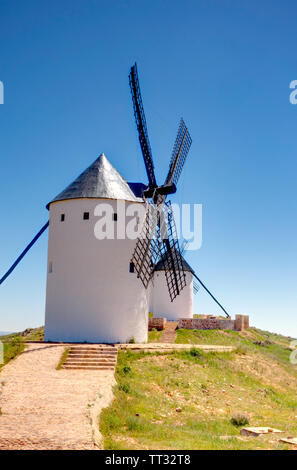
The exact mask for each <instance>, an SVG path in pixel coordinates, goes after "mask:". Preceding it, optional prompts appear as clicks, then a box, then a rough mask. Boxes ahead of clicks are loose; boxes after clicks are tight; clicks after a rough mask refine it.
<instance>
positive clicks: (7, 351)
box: [0, 327, 44, 369]
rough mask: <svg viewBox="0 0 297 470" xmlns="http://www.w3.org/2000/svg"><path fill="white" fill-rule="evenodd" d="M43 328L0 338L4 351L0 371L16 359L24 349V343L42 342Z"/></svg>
mask: <svg viewBox="0 0 297 470" xmlns="http://www.w3.org/2000/svg"><path fill="white" fill-rule="evenodd" d="M43 334H44V328H43V327H40V328H30V329H28V330H25V331H24V332H21V333H12V334H10V335H6V336H0V341H2V342H3V349H4V364H0V369H1V367H3V366H4V365H5V364H7V363H8V362H9V361H11V360H12V359H14V358H15V357H17V356H18V355H19V354H20V353H21V352H22V351H23V350H24V348H25V343H24V342H25V341H42V340H43Z"/></svg>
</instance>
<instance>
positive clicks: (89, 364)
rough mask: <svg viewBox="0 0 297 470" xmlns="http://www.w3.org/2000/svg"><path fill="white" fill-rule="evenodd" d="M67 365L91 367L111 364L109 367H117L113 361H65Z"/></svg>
mask: <svg viewBox="0 0 297 470" xmlns="http://www.w3.org/2000/svg"><path fill="white" fill-rule="evenodd" d="M64 365H65V366H76V367H80V366H91V367H96V366H109V367H115V364H114V363H113V362H65V364H64Z"/></svg>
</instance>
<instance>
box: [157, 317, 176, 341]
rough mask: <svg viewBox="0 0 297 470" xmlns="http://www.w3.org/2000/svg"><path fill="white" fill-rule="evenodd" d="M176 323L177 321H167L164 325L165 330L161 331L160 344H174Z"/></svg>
mask: <svg viewBox="0 0 297 470" xmlns="http://www.w3.org/2000/svg"><path fill="white" fill-rule="evenodd" d="M177 325H178V322H177V321H168V320H167V322H166V324H165V329H164V330H163V333H162V336H161V339H160V342H161V343H174V341H175V339H176V331H175V330H176V328H177Z"/></svg>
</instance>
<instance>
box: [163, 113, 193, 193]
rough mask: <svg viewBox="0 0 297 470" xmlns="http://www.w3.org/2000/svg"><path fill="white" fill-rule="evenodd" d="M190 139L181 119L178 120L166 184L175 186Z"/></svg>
mask: <svg viewBox="0 0 297 470" xmlns="http://www.w3.org/2000/svg"><path fill="white" fill-rule="evenodd" d="M191 145H192V138H191V136H190V133H189V130H188V128H187V126H186V124H185V122H184V120H183V119H181V120H180V124H179V129H178V133H177V136H176V140H175V143H174V147H173V150H172V156H171V160H170V165H169V172H168V175H167V178H166V184H170V183H174V184H175V185H176V184H177V182H178V180H179V177H180V175H181V172H182V169H183V167H184V164H185V161H186V158H187V156H188V153H189V150H190V147H191Z"/></svg>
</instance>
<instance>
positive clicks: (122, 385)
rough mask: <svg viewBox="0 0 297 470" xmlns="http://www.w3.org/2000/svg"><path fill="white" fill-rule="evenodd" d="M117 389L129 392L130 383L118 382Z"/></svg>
mask: <svg viewBox="0 0 297 470" xmlns="http://www.w3.org/2000/svg"><path fill="white" fill-rule="evenodd" d="M119 389H120V390H122V391H123V392H125V393H129V392H130V385H129V384H127V383H120V384H119Z"/></svg>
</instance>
